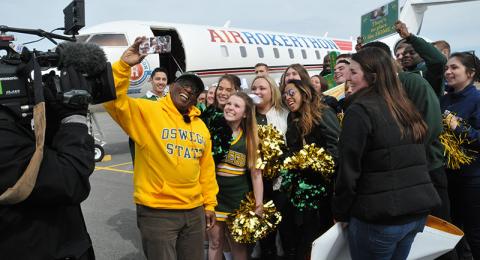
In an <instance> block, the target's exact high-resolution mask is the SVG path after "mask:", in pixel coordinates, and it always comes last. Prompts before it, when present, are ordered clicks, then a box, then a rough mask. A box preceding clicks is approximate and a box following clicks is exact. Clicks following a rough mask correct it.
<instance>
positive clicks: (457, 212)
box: [447, 172, 480, 259]
mask: <svg viewBox="0 0 480 260" xmlns="http://www.w3.org/2000/svg"><path fill="white" fill-rule="evenodd" d="M447 177H448V191H449V195H450V201H451V211H452V222H453V224H455V225H456V226H458V227H460V228H462V229H463V231H464V232H465V238H466V239H467V242H468V244H469V245H470V249H471V251H472V256H473V258H474V259H480V176H478V177H467V176H461V173H459V172H455V173H453V172H452V173H450V172H449V173H448V174H447ZM459 255H460V254H459Z"/></svg>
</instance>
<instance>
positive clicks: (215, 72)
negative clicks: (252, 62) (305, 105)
mask: <svg viewBox="0 0 480 260" xmlns="http://www.w3.org/2000/svg"><path fill="white" fill-rule="evenodd" d="M304 67H305V69H307V70H308V69H309V70H315V69H322V68H323V65H304ZM287 68H288V66H276V67H270V68H269V70H270V71H284V70H286V69H287ZM192 72H193V73H195V74H197V75H198V76H212V75H223V74H227V73H228V74H251V73H255V68H253V67H252V68H238V69H217V70H196V71H192Z"/></svg>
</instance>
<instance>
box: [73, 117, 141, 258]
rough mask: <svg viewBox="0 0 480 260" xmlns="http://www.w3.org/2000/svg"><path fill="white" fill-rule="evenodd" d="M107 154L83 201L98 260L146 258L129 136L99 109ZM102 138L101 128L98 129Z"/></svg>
mask: <svg viewBox="0 0 480 260" xmlns="http://www.w3.org/2000/svg"><path fill="white" fill-rule="evenodd" d="M95 117H96V119H97V122H98V125H99V128H100V129H101V131H102V132H103V134H104V136H103V141H104V142H106V144H105V145H104V146H103V147H104V149H105V153H106V154H107V155H110V156H106V158H111V160H109V161H104V162H100V163H97V164H96V167H95V171H94V172H93V174H92V176H91V177H90V184H91V187H92V189H91V192H90V196H89V197H88V198H87V200H85V201H84V202H83V203H82V209H83V214H84V217H85V222H86V225H87V229H88V232H89V233H90V237H91V238H92V242H93V247H94V250H95V255H96V258H97V259H98V260H137V259H139V260H140V259H141V260H143V259H145V257H144V256H143V252H142V244H141V239H140V232H139V231H138V228H137V223H136V213H135V204H134V202H133V196H132V194H133V166H132V162H131V157H130V152H129V148H128V141H127V140H128V137H127V135H126V134H125V133H124V132H123V131H122V129H120V128H119V127H118V125H117V124H116V123H115V122H114V121H113V120H112V119H111V118H110V116H109V115H108V114H107V113H105V112H96V113H95ZM95 132H96V137H99V134H98V129H95Z"/></svg>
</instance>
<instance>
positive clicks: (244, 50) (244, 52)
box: [240, 46, 247, 58]
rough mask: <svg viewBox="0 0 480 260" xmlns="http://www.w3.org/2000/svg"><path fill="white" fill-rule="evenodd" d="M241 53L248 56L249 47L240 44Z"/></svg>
mask: <svg viewBox="0 0 480 260" xmlns="http://www.w3.org/2000/svg"><path fill="white" fill-rule="evenodd" d="M240 55H241V56H242V57H243V58H245V57H247V49H245V46H240Z"/></svg>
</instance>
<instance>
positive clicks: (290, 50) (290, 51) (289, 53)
mask: <svg viewBox="0 0 480 260" xmlns="http://www.w3.org/2000/svg"><path fill="white" fill-rule="evenodd" d="M288 55H290V59H293V58H295V55H293V50H292V49H288Z"/></svg>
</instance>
